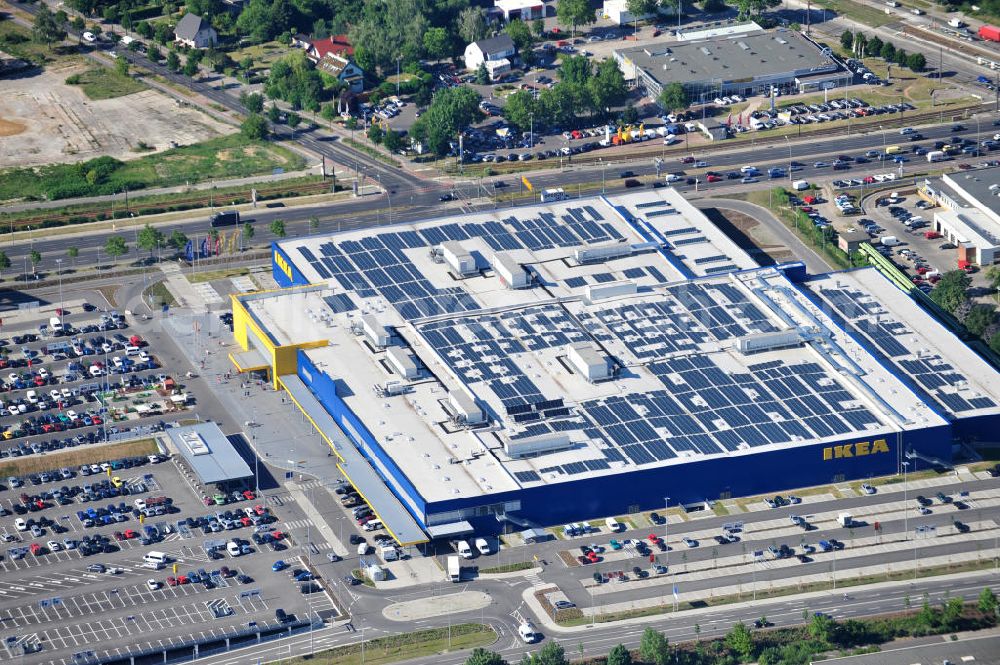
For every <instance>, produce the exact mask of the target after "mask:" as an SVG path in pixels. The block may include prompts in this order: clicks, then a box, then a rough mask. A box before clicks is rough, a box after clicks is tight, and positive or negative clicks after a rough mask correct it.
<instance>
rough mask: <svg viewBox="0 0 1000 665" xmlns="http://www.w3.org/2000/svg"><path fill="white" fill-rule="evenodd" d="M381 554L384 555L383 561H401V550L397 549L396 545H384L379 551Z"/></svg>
mask: <svg viewBox="0 0 1000 665" xmlns="http://www.w3.org/2000/svg"><path fill="white" fill-rule="evenodd" d="M379 554H381V555H382V560H383V561H396V560H397V559H399V550H397V549H396V546H395V545H383V546H382V547H381V549H380V550H379Z"/></svg>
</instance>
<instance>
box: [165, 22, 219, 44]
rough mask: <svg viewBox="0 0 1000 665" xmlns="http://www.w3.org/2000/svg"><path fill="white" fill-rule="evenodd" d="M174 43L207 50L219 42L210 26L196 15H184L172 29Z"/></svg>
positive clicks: (217, 36)
mask: <svg viewBox="0 0 1000 665" xmlns="http://www.w3.org/2000/svg"><path fill="white" fill-rule="evenodd" d="M174 41H177V42H180V43H182V44H186V45H187V46H190V47H191V48H208V47H210V46H215V44H216V43H217V42H218V41H219V35H218V34H216V32H215V28H213V27H212V24H211V23H209V22H208V21H206V20H205V19H203V18H202V17H200V16H198V15H196V14H185V15H184V16H182V17H181V20H180V21H178V22H177V27H175V28H174Z"/></svg>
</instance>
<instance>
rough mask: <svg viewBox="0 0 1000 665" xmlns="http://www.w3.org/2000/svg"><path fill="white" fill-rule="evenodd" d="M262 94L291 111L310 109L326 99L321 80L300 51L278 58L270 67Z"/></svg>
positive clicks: (304, 54) (303, 52)
mask: <svg viewBox="0 0 1000 665" xmlns="http://www.w3.org/2000/svg"><path fill="white" fill-rule="evenodd" d="M264 92H265V93H266V94H267V96H268V97H270V98H271V99H283V100H285V101H286V102H288V103H289V104H291V105H292V108H293V109H301V108H311V107H312V106H314V105H315V104H318V103H319V102H320V101H322V99H323V98H325V97H326V93H325V92H324V90H323V78H322V77H321V76H320V74H319V72H317V71H316V69H315V68H314V67H313V65H312V63H311V62H310V61H309V58H308V57H306V53H305V51H302V50H296V51H295V52H293V53H291V54H289V55H286V56H285V57H283V58H279V59H278V60H276V61H275V62H274V63H273V64H272V65H271V73H270V74H269V75H268V77H267V81H266V82H265V83H264ZM272 122H273V121H272Z"/></svg>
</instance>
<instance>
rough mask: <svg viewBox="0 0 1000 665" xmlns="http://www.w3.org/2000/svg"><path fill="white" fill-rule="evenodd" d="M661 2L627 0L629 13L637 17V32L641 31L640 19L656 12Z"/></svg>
mask: <svg viewBox="0 0 1000 665" xmlns="http://www.w3.org/2000/svg"><path fill="white" fill-rule="evenodd" d="M659 4H660V0H626V2H625V6H626V7H627V8H628V12H629V14H631V15H632V16H633V17H634V19H635V21H634V22H635V31H636V32H637V33H638V32H639V19H640V18H642V17H644V16H646V15H647V14H652V13H653V12H655V11H656V8H657V7H658V6H659Z"/></svg>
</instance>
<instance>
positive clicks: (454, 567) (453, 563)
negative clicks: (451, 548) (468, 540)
mask: <svg viewBox="0 0 1000 665" xmlns="http://www.w3.org/2000/svg"><path fill="white" fill-rule="evenodd" d="M448 579H450V580H451V581H452V582H461V581H462V564H461V563H459V561H458V557H457V556H454V555H452V556H450V557H448Z"/></svg>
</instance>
